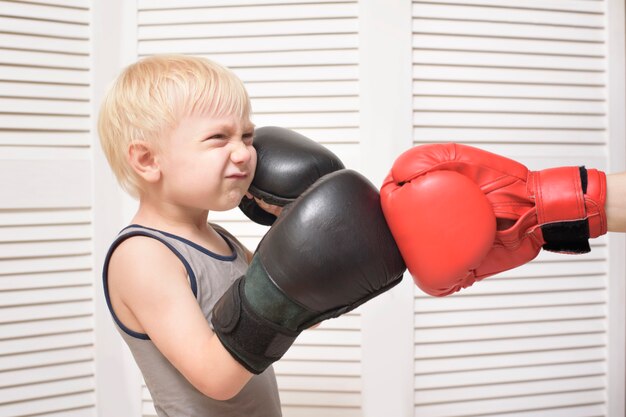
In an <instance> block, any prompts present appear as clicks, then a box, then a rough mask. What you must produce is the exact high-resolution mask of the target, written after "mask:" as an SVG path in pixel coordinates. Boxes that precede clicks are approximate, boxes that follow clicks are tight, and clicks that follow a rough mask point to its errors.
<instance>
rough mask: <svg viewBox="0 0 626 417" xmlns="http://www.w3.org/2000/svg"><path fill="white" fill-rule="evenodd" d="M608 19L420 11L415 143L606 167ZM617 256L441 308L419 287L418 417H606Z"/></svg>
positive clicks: (416, 15) (511, 280)
mask: <svg viewBox="0 0 626 417" xmlns="http://www.w3.org/2000/svg"><path fill="white" fill-rule="evenodd" d="M605 8H606V5H605V2H604V1H578V0H562V1H544V0H526V1H524V2H519V1H510V0H455V1H440V0H429V1H414V2H413V19H414V20H413V44H414V49H413V65H414V67H413V69H414V70H413V79H414V87H413V91H414V123H413V124H414V141H415V143H425V142H442V141H454V142H461V143H466V144H470V145H475V146H478V147H481V148H483V149H486V150H491V151H494V152H497V153H500V154H503V155H506V156H509V157H511V158H514V159H517V160H520V161H521V162H523V163H525V164H526V165H527V166H528V167H529V168H531V169H541V168H546V167H550V166H558V165H583V164H585V165H587V166H588V167H596V168H600V169H606V167H607V161H608V156H609V155H608V146H607V141H608V138H607V131H606V130H607V117H606V116H607V85H606V81H607V80H606V70H607V67H608V65H607V56H606V44H605V40H606V38H607V28H606V23H605V22H606V15H605ZM622 140H623V139H622ZM607 252H608V249H607V239H606V238H601V239H596V240H595V241H594V242H593V245H592V252H591V253H590V254H588V255H584V256H579V257H568V256H565V255H556V254H548V253H543V254H542V255H540V257H539V258H538V259H537V260H536V261H533V262H532V263H531V264H528V265H526V266H523V267H520V268H518V269H515V270H513V271H508V272H505V273H502V274H500V275H498V276H496V277H491V278H488V279H486V280H484V281H482V282H480V283H477V284H475V285H474V286H473V287H471V288H468V289H465V290H463V291H462V292H461V293H459V294H457V295H453V296H450V297H446V298H444V299H436V298H432V297H427V296H425V295H424V294H423V293H421V292H419V290H416V298H415V415H416V416H420V417H461V416H470V415H471V416H493V415H497V416H511V417H512V416H515V417H522V416H524V417H530V416H533V417H534V416H546V417H547V416H549V417H560V416H567V417H577V416H581V417H582V416H605V415H607V414H606V413H607V411H606V389H607V366H608V363H607V332H606V329H607V299H608V295H607V280H608V278H607V269H608V262H607Z"/></svg>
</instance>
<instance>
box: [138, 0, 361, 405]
mask: <svg viewBox="0 0 626 417" xmlns="http://www.w3.org/2000/svg"><path fill="white" fill-rule="evenodd" d="M138 23H139V27H138V42H139V43H138V54H139V56H146V55H151V54H155V53H185V54H190V55H199V56H204V57H207V58H209V59H212V60H214V61H217V62H219V63H221V64H223V65H226V66H227V67H229V68H231V69H232V70H233V71H234V72H235V73H236V74H237V75H238V76H239V77H240V78H241V79H242V80H243V81H244V83H245V84H246V87H247V89H248V92H249V93H250V96H251V99H252V108H253V112H254V114H253V122H254V123H255V124H256V125H257V126H268V125H274V126H282V127H286V128H290V129H293V130H295V131H297V132H300V133H302V134H303V135H306V136H308V137H310V138H312V139H314V140H317V141H319V142H321V143H323V144H324V145H326V146H328V147H329V148H330V149H331V150H332V151H333V152H335V153H336V154H337V155H338V156H339V157H340V158H341V159H342V160H343V161H344V163H345V165H346V166H347V167H350V168H354V169H359V166H358V164H359V132H358V71H357V69H358V40H357V32H358V26H357V25H358V20H357V3H356V1H343V2H336V1H302V0H300V1H293V2H291V1H290V2H276V1H270V0H251V1H220V0H185V1H175V0H169V1H168V0H161V1H154V0H152V1H151V0H140V1H139V14H138ZM211 219H212V220H213V221H217V222H219V223H221V224H222V225H223V226H224V227H226V228H227V229H228V230H230V231H231V232H233V233H234V234H235V235H236V236H237V237H239V238H240V239H241V240H242V242H243V243H244V244H245V245H246V246H247V247H248V248H250V249H252V250H253V249H254V248H255V247H256V245H257V244H258V242H259V240H260V238H261V237H262V235H263V234H264V233H265V231H266V229H265V228H263V227H261V226H258V225H255V224H253V223H252V222H250V221H248V220H247V219H246V218H245V217H244V216H243V215H242V214H241V213H240V212H239V211H238V210H232V211H231V212H228V213H212V214H211ZM360 325H361V324H360V314H359V312H358V311H357V312H353V313H351V314H348V315H346V316H344V317H342V318H341V319H337V320H331V321H329V322H327V323H325V324H323V325H322V326H321V327H319V328H318V329H315V330H310V331H306V332H304V333H303V334H302V335H301V336H300V338H299V339H298V341H297V342H296V344H295V345H294V346H293V347H292V348H291V349H290V350H289V352H288V353H287V354H286V355H285V357H284V358H283V360H281V361H280V362H279V363H277V364H276V365H275V369H276V374H277V378H278V384H279V389H280V396H281V401H282V404H283V413H284V415H285V417H300V416H302V417H304V416H321V415H324V416H329V417H335V416H336V417H340V416H341V417H349V416H350V417H352V416H359V415H361V411H360V404H361V398H360V395H361V394H360V390H361V377H360V375H361V367H360V343H361V342H360ZM143 399H144V415H146V416H148V415H154V409H153V406H152V403H151V400H150V397H149V393H148V392H147V390H146V389H145V387H144V397H143Z"/></svg>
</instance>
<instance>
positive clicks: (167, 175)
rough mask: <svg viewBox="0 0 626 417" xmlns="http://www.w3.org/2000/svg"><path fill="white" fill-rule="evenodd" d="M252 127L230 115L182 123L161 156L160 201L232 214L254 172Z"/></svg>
mask: <svg viewBox="0 0 626 417" xmlns="http://www.w3.org/2000/svg"><path fill="white" fill-rule="evenodd" d="M253 133H254V125H252V123H251V122H250V121H249V120H241V119H239V118H238V117H234V116H223V117H222V116H220V117H215V116H209V115H202V114H197V115H192V116H188V117H185V118H183V119H182V120H181V122H180V124H179V125H178V127H176V128H175V129H174V130H173V131H172V132H171V134H170V136H169V139H166V140H165V143H164V146H163V148H162V151H161V152H160V155H159V160H160V166H161V172H162V181H163V183H162V191H163V197H164V198H165V199H166V200H167V202H168V203H171V204H176V205H180V206H185V207H189V208H195V209H202V210H216V211H223V210H230V209H232V208H234V207H236V206H237V205H238V204H239V202H240V201H241V198H242V197H243V196H244V195H245V193H246V191H247V190H248V187H249V186H250V183H251V182H252V178H253V176H254V171H255V169H256V151H255V149H254V147H253V146H252V137H253Z"/></svg>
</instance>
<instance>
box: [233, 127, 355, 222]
mask: <svg viewBox="0 0 626 417" xmlns="http://www.w3.org/2000/svg"><path fill="white" fill-rule="evenodd" d="M253 146H254V148H255V149H256V152H257V166H256V172H255V173H254V180H253V181H252V184H251V185H250V189H249V190H248V191H249V192H250V194H252V195H253V196H254V197H256V198H259V199H261V200H263V201H265V202H266V203H268V204H272V205H276V206H280V207H284V206H286V205H287V204H289V203H292V202H293V201H294V200H295V199H296V198H298V196H299V195H300V194H302V193H303V192H304V191H305V190H306V189H307V188H309V187H310V186H311V185H312V184H313V183H315V182H316V181H317V180H318V179H320V178H321V177H323V176H324V175H326V174H329V173H331V172H334V171H337V170H340V169H343V168H344V165H343V163H342V162H341V160H340V159H339V158H338V157H337V156H336V155H335V154H334V153H332V152H331V151H329V150H328V149H327V148H325V147H324V146H322V145H320V144H319V143H317V142H315V141H313V140H311V139H309V138H307V137H305V136H302V135H301V134H299V133H296V132H294V131H292V130H289V129H285V128H282V127H274V126H267V127H260V128H257V129H255V131H254V142H253ZM239 208H240V209H241V211H243V213H244V214H245V215H246V216H247V217H248V218H249V219H250V220H252V221H254V222H255V223H259V224H262V225H265V226H271V225H272V224H273V223H274V221H275V220H276V216H274V215H273V214H270V213H268V212H266V211H265V210H263V209H262V208H261V207H259V205H258V204H257V203H256V201H255V200H254V199H250V198H247V197H244V198H243V199H242V200H241V203H240V204H239Z"/></svg>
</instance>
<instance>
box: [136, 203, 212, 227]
mask: <svg viewBox="0 0 626 417" xmlns="http://www.w3.org/2000/svg"><path fill="white" fill-rule="evenodd" d="M208 215H209V212H208V211H206V210H205V211H201V210H195V211H194V210H186V209H185V208H181V207H176V206H172V205H168V204H163V203H161V204H158V205H155V204H150V203H149V202H146V201H144V200H140V202H139V208H138V210H137V212H136V213H135V216H134V217H133V220H132V223H135V224H140V225H142V226H146V227H151V228H154V229H158V230H164V231H168V232H170V233H175V234H180V235H189V234H191V235H196V234H202V233H206V232H207V227H208V226H207V222H208Z"/></svg>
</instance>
